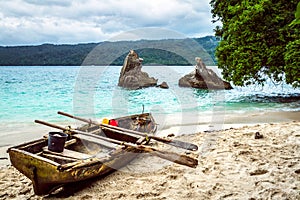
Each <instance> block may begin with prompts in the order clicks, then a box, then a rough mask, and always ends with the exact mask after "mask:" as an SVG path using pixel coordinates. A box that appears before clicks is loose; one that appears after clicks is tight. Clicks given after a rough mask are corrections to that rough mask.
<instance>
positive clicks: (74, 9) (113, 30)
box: [0, 0, 216, 46]
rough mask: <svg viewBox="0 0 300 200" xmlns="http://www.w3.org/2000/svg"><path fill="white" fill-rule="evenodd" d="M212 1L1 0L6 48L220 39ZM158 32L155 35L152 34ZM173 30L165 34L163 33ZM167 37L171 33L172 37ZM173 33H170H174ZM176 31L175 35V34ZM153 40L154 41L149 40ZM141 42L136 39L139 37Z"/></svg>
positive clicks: (0, 38)
mask: <svg viewBox="0 0 300 200" xmlns="http://www.w3.org/2000/svg"><path fill="white" fill-rule="evenodd" d="M209 2H210V0H131V1H130V0H0V45H1V46H16V45H39V44H44V43H52V44H77V43H89V42H101V41H110V40H122V39H123V40H126V38H127V40H130V39H134V38H130V37H129V36H128V35H130V34H128V33H133V32H135V30H139V34H140V32H141V30H142V32H143V33H146V34H141V35H143V37H144V38H142V39H151V37H153V38H155V39H160V38H161V39H165V38H172V37H176V35H177V36H178V35H181V36H184V37H203V36H206V35H214V32H213V29H214V28H215V26H216V24H213V23H212V22H211V21H212V17H211V12H210V11H211V7H210V5H209ZM153 29H155V31H154V32H151V30H153ZM160 29H161V30H167V31H166V32H164V31H163V32H162V33H161V34H159V33H158V32H159V31H157V30H160ZM166 33H167V34H166ZM168 33H169V34H168ZM172 33H174V34H172ZM147 37H149V38H147ZM153 38H152V39H153ZM135 39H136V38H135Z"/></svg>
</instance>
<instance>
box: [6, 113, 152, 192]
mask: <svg viewBox="0 0 300 200" xmlns="http://www.w3.org/2000/svg"><path fill="white" fill-rule="evenodd" d="M114 120H115V122H117V125H118V127H120V128H123V129H124V130H126V129H127V130H133V131H141V132H143V133H147V134H149V135H151V134H154V133H155V131H156V123H155V121H154V119H153V117H152V115H151V114H150V113H143V114H137V115H131V116H126V117H121V118H116V119H114ZM77 130H78V131H80V132H83V133H84V132H85V133H88V134H91V135H92V134H93V135H97V136H99V137H106V138H109V139H112V140H118V141H122V143H123V142H124V143H130V144H134V145H137V144H143V145H144V144H147V143H148V142H149V140H148V138H147V137H146V136H140V135H135V134H130V133H129V132H126V131H125V132H124V131H123V132H122V131H118V130H116V129H114V128H103V127H102V128H100V127H99V126H97V125H93V124H88V125H85V126H83V127H80V128H79V129H77ZM88 134H70V135H69V136H68V138H67V141H66V143H65V146H64V150H63V152H60V153H58V152H53V151H50V150H49V149H48V139H49V138H48V137H44V138H42V139H38V140H35V141H31V142H27V143H24V144H21V145H18V146H14V147H11V148H9V149H8V151H7V152H8V153H9V156H10V161H11V163H12V165H13V166H14V167H15V168H16V169H17V170H19V171H20V172H21V173H23V174H24V175H25V176H27V177H28V178H29V179H30V180H31V181H32V183H33V188H34V192H35V194H36V195H46V194H49V193H51V192H52V191H54V190H56V189H57V188H59V187H62V186H64V185H65V184H68V183H73V182H77V181H83V180H86V179H90V178H93V177H96V176H105V175H107V174H109V173H111V172H113V171H115V170H117V169H120V168H122V167H124V166H125V165H127V164H128V163H129V162H131V161H132V160H133V159H135V158H136V156H137V155H138V153H139V152H141V151H140V149H139V148H135V146H130V145H128V146H124V145H118V144H115V143H112V142H109V141H108V142H107V141H105V140H101V139H98V138H95V137H91V136H89V135H88Z"/></svg>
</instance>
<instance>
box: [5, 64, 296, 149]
mask: <svg viewBox="0 0 300 200" xmlns="http://www.w3.org/2000/svg"><path fill="white" fill-rule="evenodd" d="M208 68H212V69H214V70H215V72H216V73H217V74H219V75H220V76H221V73H220V71H219V70H218V69H217V68H216V67H215V66H211V67H208ZM120 70H121V66H0V98H1V101H0V137H1V138H2V139H1V140H0V147H6V146H10V145H13V144H15V143H17V142H20V141H23V140H29V139H31V138H35V137H40V136H41V135H43V134H46V132H47V131H48V129H46V128H45V127H44V128H42V127H41V126H42V125H38V124H35V123H34V120H35V119H39V120H43V121H47V122H52V123H57V124H63V125H68V124H72V125H74V126H76V125H77V124H78V123H79V122H77V121H74V120H73V119H70V118H67V117H64V116H60V115H58V114H57V111H63V112H67V113H70V114H73V115H76V116H80V117H84V118H87V119H92V120H98V121H101V120H102V119H103V118H114V117H119V116H125V115H130V114H136V113H142V112H151V113H152V114H153V116H154V118H155V120H156V121H157V123H158V126H159V129H158V130H159V131H163V130H168V131H169V132H172V131H173V132H174V131H176V130H173V129H172V127H184V126H194V127H197V126H198V125H207V126H208V127H212V125H211V124H215V125H216V126H218V127H220V126H221V125H222V124H224V121H226V119H227V118H228V116H231V115H235V116H244V115H247V114H249V113H263V112H286V111H288V112H299V111H300V89H299V88H298V89H295V88H292V87H291V86H289V85H286V84H279V85H277V84H275V83H274V82H272V81H271V80H268V81H266V83H265V84H264V86H260V85H252V86H249V87H236V86H234V89H232V90H215V91H208V90H201V89H194V88H182V87H179V86H178V80H179V79H180V78H181V77H182V76H184V75H185V74H187V73H190V72H192V71H193V70H194V67H193V66H143V68H142V70H143V71H145V72H147V73H148V74H149V75H150V76H151V77H155V78H156V79H158V83H162V82H163V81H165V82H166V83H167V84H168V85H169V89H162V88H158V87H150V88H143V89H139V90H128V89H123V88H120V87H119V86H118V78H119V74H120ZM249 116H251V115H249ZM195 131H196V130H194V129H193V130H192V131H191V132H195ZM181 132H184V130H181ZM183 134H184V133H183Z"/></svg>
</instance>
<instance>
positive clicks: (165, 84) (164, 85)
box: [157, 81, 169, 89]
mask: <svg viewBox="0 0 300 200" xmlns="http://www.w3.org/2000/svg"><path fill="white" fill-rule="evenodd" d="M157 87H159V88H162V89H169V85H168V84H167V83H166V82H165V81H164V82H162V83H161V84H159V85H157Z"/></svg>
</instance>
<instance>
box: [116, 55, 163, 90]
mask: <svg viewBox="0 0 300 200" xmlns="http://www.w3.org/2000/svg"><path fill="white" fill-rule="evenodd" d="M142 61H143V59H142V58H139V56H138V54H137V53H136V52H135V51H133V50H130V52H129V53H128V55H127V56H126V58H125V60H124V63H123V67H122V69H121V72H120V77H119V83H118V86H120V87H124V88H127V89H133V90H135V89H140V88H144V87H152V86H156V85H157V79H155V78H153V77H149V75H148V74H147V73H146V72H143V71H142Z"/></svg>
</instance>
